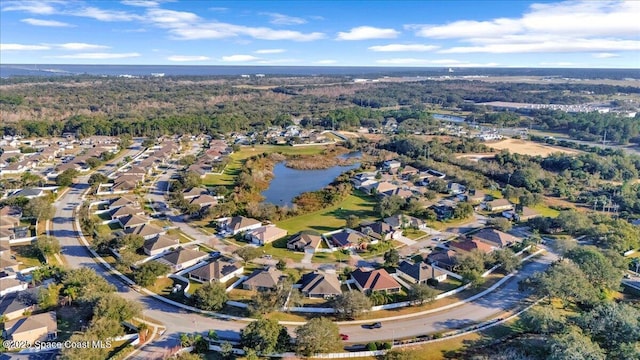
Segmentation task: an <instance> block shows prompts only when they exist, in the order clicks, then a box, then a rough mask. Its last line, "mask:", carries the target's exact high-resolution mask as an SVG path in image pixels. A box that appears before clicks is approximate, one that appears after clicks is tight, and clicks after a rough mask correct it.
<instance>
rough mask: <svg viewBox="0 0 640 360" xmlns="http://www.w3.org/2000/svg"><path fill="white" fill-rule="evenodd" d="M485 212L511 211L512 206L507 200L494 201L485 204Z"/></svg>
mask: <svg viewBox="0 0 640 360" xmlns="http://www.w3.org/2000/svg"><path fill="white" fill-rule="evenodd" d="M486 207H487V210H489V211H492V212H498V211H506V210H513V205H512V204H511V202H509V200H507V199H495V200H493V201H489V202H487V206H486Z"/></svg>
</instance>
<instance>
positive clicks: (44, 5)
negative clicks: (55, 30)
mask: <svg viewBox="0 0 640 360" xmlns="http://www.w3.org/2000/svg"><path fill="white" fill-rule="evenodd" d="M59 3H60V1H20V0H18V1H4V2H3V3H2V5H3V6H2V11H24V12H28V13H31V14H40V15H51V14H54V13H55V12H56V9H55V8H54V7H53V6H52V4H59Z"/></svg>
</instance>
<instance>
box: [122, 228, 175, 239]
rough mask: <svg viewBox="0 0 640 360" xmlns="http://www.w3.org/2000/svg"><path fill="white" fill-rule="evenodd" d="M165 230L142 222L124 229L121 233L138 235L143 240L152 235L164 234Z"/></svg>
mask: <svg viewBox="0 0 640 360" xmlns="http://www.w3.org/2000/svg"><path fill="white" fill-rule="evenodd" d="M166 233H167V231H166V230H164V229H161V228H159V227H157V226H155V225H152V224H143V225H139V226H136V227H132V228H128V229H125V230H124V232H123V234H125V235H126V234H133V235H140V236H142V237H143V238H144V239H145V240H149V239H151V238H153V237H154V236H158V235H164V234H166Z"/></svg>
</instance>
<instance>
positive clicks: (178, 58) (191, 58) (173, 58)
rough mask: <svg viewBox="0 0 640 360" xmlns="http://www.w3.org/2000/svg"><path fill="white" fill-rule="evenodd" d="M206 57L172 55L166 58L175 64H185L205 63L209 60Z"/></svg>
mask: <svg viewBox="0 0 640 360" xmlns="http://www.w3.org/2000/svg"><path fill="white" fill-rule="evenodd" d="M209 59H210V58H209V57H208V56H198V55H172V56H169V57H168V58H167V60H169V61H175V62H187V61H205V60H209Z"/></svg>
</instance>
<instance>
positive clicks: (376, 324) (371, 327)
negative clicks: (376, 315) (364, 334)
mask: <svg viewBox="0 0 640 360" xmlns="http://www.w3.org/2000/svg"><path fill="white" fill-rule="evenodd" d="M381 327H382V323H381V322H379V321H378V322H374V323H373V324H371V325H369V329H380V328H381Z"/></svg>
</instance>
